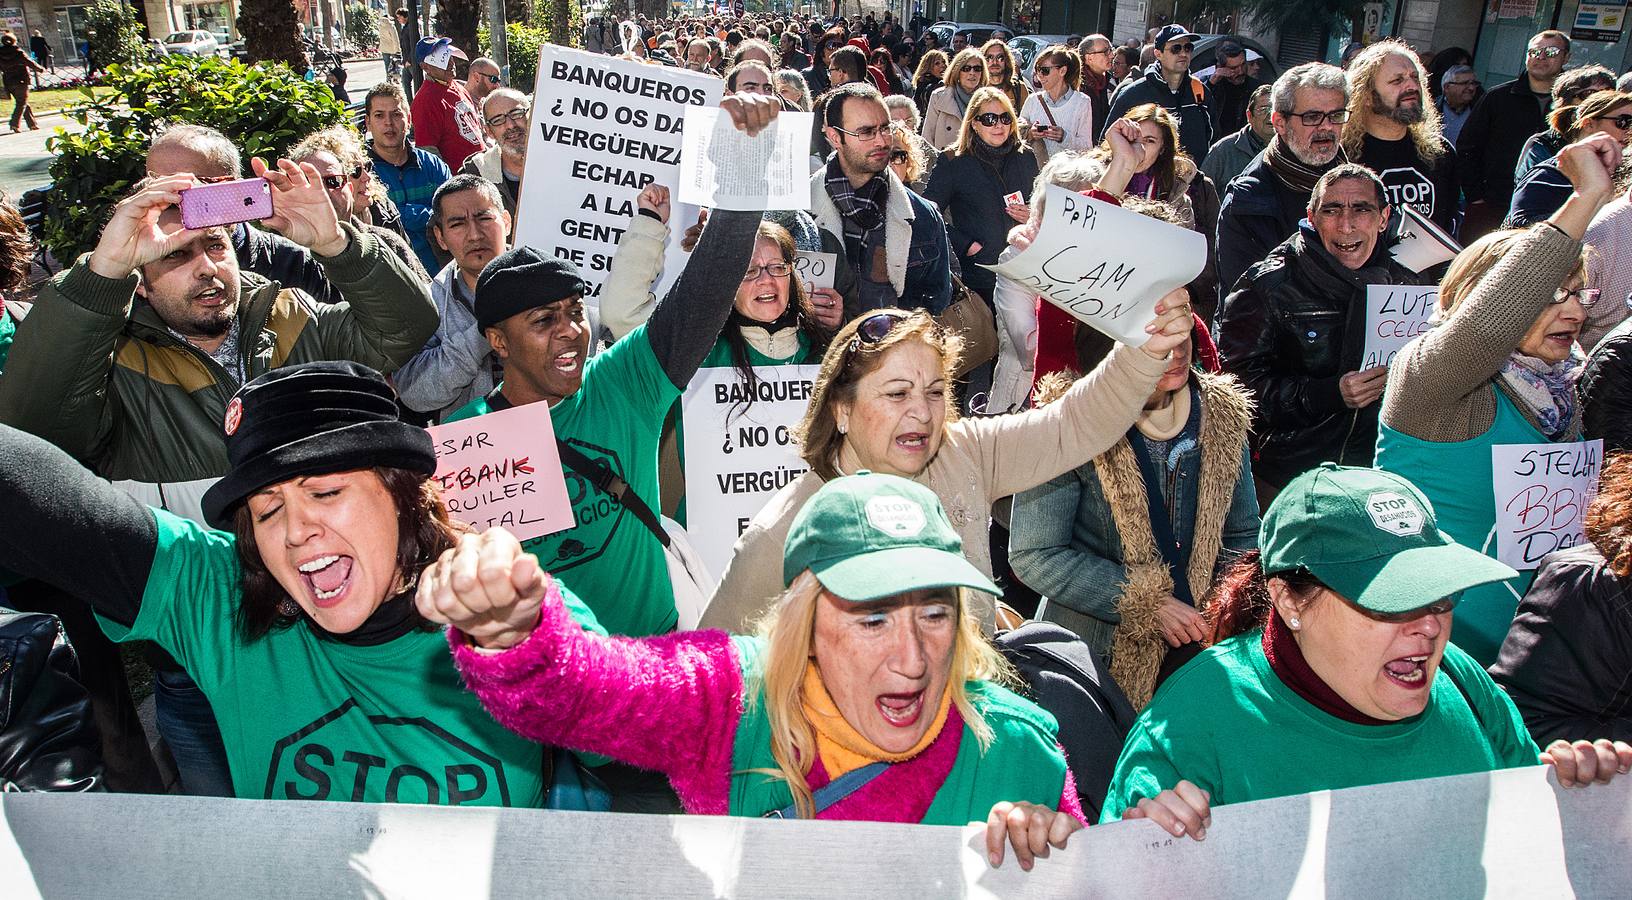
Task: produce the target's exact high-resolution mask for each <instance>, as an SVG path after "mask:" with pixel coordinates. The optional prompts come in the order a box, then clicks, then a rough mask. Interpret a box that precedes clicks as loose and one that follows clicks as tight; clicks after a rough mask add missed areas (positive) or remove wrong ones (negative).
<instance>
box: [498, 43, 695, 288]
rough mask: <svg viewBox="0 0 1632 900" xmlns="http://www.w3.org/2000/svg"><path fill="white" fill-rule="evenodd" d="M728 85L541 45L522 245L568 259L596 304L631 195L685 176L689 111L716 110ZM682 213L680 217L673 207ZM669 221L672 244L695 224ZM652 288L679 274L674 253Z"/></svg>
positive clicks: (629, 212)
mask: <svg viewBox="0 0 1632 900" xmlns="http://www.w3.org/2000/svg"><path fill="white" fill-rule="evenodd" d="M724 86H725V83H724V82H723V81H721V80H720V79H718V78H714V77H711V76H708V75H703V74H700V73H697V72H689V71H686V70H684V69H676V68H672V67H665V66H649V65H645V64H643V63H637V62H633V61H630V60H624V59H616V58H614V57H610V56H602V55H601V54H598V53H585V52H583V51H581V50H572V49H568V48H566V47H558V46H556V45H554V44H545V45H544V49H543V55H542V58H541V59H540V60H539V64H538V81H537V83H536V86H535V88H534V92H533V123H532V127H533V133H532V137H531V138H530V139H529V140H528V141H527V173H528V174H527V177H526V178H525V179H523V180H522V189H521V196H520V197H519V198H518V201H519V202H518V209H517V213H516V215H517V223H516V244H517V245H525V246H529V247H532V248H534V249H536V250H539V251H541V252H545V253H550V254H553V255H555V256H559V257H562V258H565V259H570V260H572V261H573V263H574V264H576V265H577V266H578V269H579V271H580V272H582V273H583V276H584V280H585V281H587V282H589V284H590V285H591V287H592V288H593V291H592V292H591V295H590V296H589V297H586V298H584V299H585V303H586V305H588V306H590V307H591V308H592V309H598V308H599V302H598V300H597V299H596V298H597V297H598V296H599V294H600V289H601V283H602V282H603V281H605V280H606V273H607V268H608V267H609V266H610V265H611V262H612V254H613V253H614V252H615V251H616V250H617V245H618V241H619V240H621V239H622V238H623V233H624V231H626V230H627V229H628V227H629V219H630V217H631V216H633V215H634V214H635V196H636V195H637V194H639V193H640V191H641V189H642V188H644V187H645V186H646V185H648V184H650V183H652V182H654V181H655V182H657V183H658V184H663V185H667V186H669V187H670V188H671V189H672V188H674V187H676V186H677V185H678V184H679V180H680V146H681V138H682V134H681V131H682V123H683V122H684V121H685V111H686V109H687V108H688V107H692V106H715V105H718V103H719V101H720V94H721V92H722V91H723V90H724ZM676 213H677V215H682V216H683V214H682V212H681V210H679V209H676ZM690 215H691V217H692V218H691V219H690V220H689V221H682V220H680V219H675V220H671V224H670V227H671V229H672V230H673V235H672V238H671V246H677V245H678V243H679V235H680V233H681V232H683V231H685V229H686V226H687V225H690V224H692V223H693V222H695V221H696V218H695V217H696V211H695V209H693V210H691V211H690ZM667 259H668V261H669V262H668V264H666V265H665V268H664V273H663V278H662V279H661V280H660V281H659V283H658V285H657V288H656V292H657V296H658V297H659V298H660V299H661V298H662V296H663V294H664V292H665V291H666V288H667V285H668V284H669V283H671V282H672V281H673V280H674V278H675V277H676V275H677V274H678V271H677V268H676V266H675V265H674V262H675V261H676V257H675V256H674V255H673V254H670V255H669V256H668V257H667Z"/></svg>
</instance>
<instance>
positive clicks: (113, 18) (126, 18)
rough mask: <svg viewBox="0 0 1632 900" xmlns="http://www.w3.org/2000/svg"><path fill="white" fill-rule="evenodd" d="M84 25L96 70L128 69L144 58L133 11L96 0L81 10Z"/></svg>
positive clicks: (113, 2) (110, 1)
mask: <svg viewBox="0 0 1632 900" xmlns="http://www.w3.org/2000/svg"><path fill="white" fill-rule="evenodd" d="M85 24H86V26H87V27H88V28H89V30H90V36H89V40H90V42H91V56H93V57H94V58H95V59H96V64H97V67H98V68H102V69H105V68H107V67H108V66H111V65H121V66H128V65H130V64H132V63H137V62H141V61H142V60H144V59H146V58H147V47H146V45H145V44H144V43H143V41H142V25H141V22H139V21H137V19H136V10H134V9H132V8H131V7H129V6H126V5H124V4H123V3H120V2H119V0H96V3H94V4H92V5H91V7H90V8H89V9H87V10H86V11H85Z"/></svg>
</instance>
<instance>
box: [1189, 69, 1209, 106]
mask: <svg viewBox="0 0 1632 900" xmlns="http://www.w3.org/2000/svg"><path fill="white" fill-rule="evenodd" d="M1190 94H1191V96H1193V97H1195V98H1196V105H1197V106H1206V105H1207V88H1206V87H1205V86H1203V85H1202V83H1201V79H1200V78H1197V77H1196V76H1194V75H1191V76H1190Z"/></svg>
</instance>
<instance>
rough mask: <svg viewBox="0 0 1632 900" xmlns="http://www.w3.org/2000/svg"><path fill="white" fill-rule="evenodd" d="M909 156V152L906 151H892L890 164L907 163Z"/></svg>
mask: <svg viewBox="0 0 1632 900" xmlns="http://www.w3.org/2000/svg"><path fill="white" fill-rule="evenodd" d="M907 155H908V154H907V151H905V150H891V151H890V162H892V163H904V162H906V161H907Z"/></svg>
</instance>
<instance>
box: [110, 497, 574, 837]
mask: <svg viewBox="0 0 1632 900" xmlns="http://www.w3.org/2000/svg"><path fill="white" fill-rule="evenodd" d="M153 518H154V521H155V522H156V523H157V526H158V545H157V547H156V548H155V551H154V555H153V567H152V569H151V570H150V572H149V573H148V579H147V586H146V589H145V590H144V592H143V594H142V607H141V611H140V613H139V614H138V615H137V617H136V622H135V624H134V625H133V626H132V627H130V628H125V627H123V626H121V625H119V624H117V623H115V622H111V621H109V620H107V619H103V620H102V629H103V630H104V631H106V632H107V633H108V636H109V637H111V638H113V639H114V640H116V641H125V640H150V641H154V642H155V643H157V644H158V645H159V646H161V647H163V648H164V649H165V650H167V651H169V652H170V653H171V654H172V655H174V656H175V657H176V659H177V660H179V661H180V662H181V664H182V666H184V667H185V668H186V669H187V672H188V674H190V675H191V676H192V677H193V679H194V680H195V681H197V682H198V684H199V687H200V688H202V689H203V691H204V694H205V696H206V697H208V698H209V701H210V705H211V707H213V708H214V710H215V717H216V721H217V722H218V723H219V724H220V726H221V737H222V739H223V741H224V742H225V744H226V749H227V763H228V766H229V767H230V768H231V770H232V783H233V787H234V791H235V793H236V794H237V795H238V796H239V797H241V798H245V799H277V800H284V799H289V800H353V801H365V802H382V801H383V802H386V803H434V804H442V805H447V806H457V805H478V806H517V807H539V806H542V805H543V800H544V794H545V791H546V790H547V787H548V786H547V784H546V783H545V781H544V774H545V771H546V769H545V767H546V764H547V758H546V752H547V751H546V750H545V748H544V747H543V746H541V745H539V744H536V743H534V742H532V741H529V740H527V739H525V738H522V737H519V736H517V735H515V734H513V733H511V732H510V731H508V730H506V729H505V728H503V727H502V726H500V725H499V724H498V723H497V722H495V721H494V720H493V717H492V716H491V715H489V714H488V712H487V711H486V710H485V709H483V708H482V705H481V703H480V702H478V701H477V699H476V696H475V695H474V694H472V693H470V692H469V691H467V690H465V687H464V685H463V683H461V681H460V679H459V673H458V671H457V670H456V669H455V668H454V665H453V658H452V656H451V654H449V652H448V641H447V638H446V636H445V635H444V634H443V632H442V631H440V630H438V631H416V632H412V633H410V634H407V635H404V636H402V637H399V638H397V639H395V640H392V641H388V642H386V643H384V644H379V645H377V646H372V647H360V646H354V645H351V644H345V643H341V642H339V641H335V640H330V639H326V638H323V637H319V636H318V635H317V633H316V632H314V631H313V630H312V629H311V628H309V627H307V626H304V625H295V626H293V627H290V628H285V629H282V630H279V631H274V632H272V633H270V634H268V635H267V636H265V637H263V638H261V639H259V640H257V641H254V642H251V643H248V644H246V643H244V642H243V641H242V640H241V639H240V638H239V636H238V634H237V632H236V631H235V629H234V628H233V614H234V612H235V610H236V609H237V607H238V604H239V602H240V596H241V595H240V593H239V577H240V574H241V570H240V568H239V564H238V556H237V550H236V548H235V546H234V543H235V542H234V540H233V538H232V536H231V535H229V534H226V533H224V532H219V531H211V530H208V529H206V528H204V527H203V526H201V525H198V524H196V523H194V522H192V521H190V520H187V519H183V518H180V517H178V516H174V515H171V514H170V513H168V512H165V511H163V510H154V511H153ZM562 596H563V597H564V598H567V604H568V608H569V610H571V611H572V613H573V615H574V617H575V618H577V620H578V621H579V622H580V623H582V624H584V625H585V627H591V625H590V623H593V621H594V619H593V616H591V615H589V613H588V610H586V609H585V608H584V607H583V606H582V604H581V603H579V602H578V601H577V600H576V598H572V597H571V595H570V594H569V593H568V592H566V591H563V592H562ZM594 630H599V629H598V627H597V628H594Z"/></svg>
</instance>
